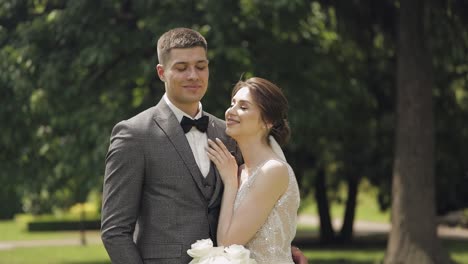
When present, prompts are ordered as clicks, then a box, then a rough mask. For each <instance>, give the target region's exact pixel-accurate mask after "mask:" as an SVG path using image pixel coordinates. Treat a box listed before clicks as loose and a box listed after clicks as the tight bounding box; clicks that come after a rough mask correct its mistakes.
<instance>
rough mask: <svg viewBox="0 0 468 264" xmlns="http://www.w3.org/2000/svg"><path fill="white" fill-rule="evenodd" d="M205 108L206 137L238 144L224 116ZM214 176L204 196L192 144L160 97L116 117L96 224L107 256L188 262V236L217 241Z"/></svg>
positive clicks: (131, 262) (131, 261) (218, 190)
mask: <svg viewBox="0 0 468 264" xmlns="http://www.w3.org/2000/svg"><path fill="white" fill-rule="evenodd" d="M204 115H208V116H209V118H210V122H209V126H208V130H207V135H208V138H211V139H214V138H216V137H218V138H220V139H221V140H223V141H224V142H225V144H226V145H227V146H228V148H229V149H230V150H231V151H235V152H236V151H237V148H236V145H235V142H234V140H232V139H231V138H229V137H227V136H226V134H225V123H224V121H222V120H221V119H218V118H216V117H214V116H212V115H210V114H208V113H204ZM238 156H239V155H238ZM216 177H217V181H216V182H217V183H216V187H215V191H214V194H213V196H212V197H211V199H209V200H207V199H206V198H204V196H203V194H202V192H201V189H202V188H203V183H202V175H201V172H200V170H199V168H198V166H197V163H196V162H195V159H194V157H193V154H192V151H191V148H190V145H189V144H188V141H187V139H186V137H185V134H184V132H183V131H182V128H181V127H180V125H179V123H178V121H177V118H176V117H175V115H174V114H173V112H172V111H171V109H170V108H169V107H168V105H167V104H166V103H165V101H164V100H161V101H160V102H159V103H158V104H157V105H156V106H155V107H152V108H150V109H147V110H146V111H144V112H142V113H140V114H138V115H136V116H134V117H133V118H131V119H129V120H125V121H122V122H120V123H118V124H117V125H116V126H115V127H114V129H113V131H112V136H111V143H110V146H109V151H108V153H107V157H106V171H105V176H104V188H103V203H102V226H101V231H102V240H103V242H104V246H105V248H106V250H107V252H108V254H109V256H110V258H111V261H112V263H125V264H136V263H188V262H189V261H190V260H191V258H190V256H188V255H187V253H186V251H187V249H189V248H190V245H191V244H192V243H194V242H195V241H196V240H198V239H205V238H209V237H211V238H212V240H213V241H216V228H217V221H218V215H219V210H220V203H221V195H222V182H221V179H220V178H219V175H217V173H216ZM135 229H136V230H135Z"/></svg>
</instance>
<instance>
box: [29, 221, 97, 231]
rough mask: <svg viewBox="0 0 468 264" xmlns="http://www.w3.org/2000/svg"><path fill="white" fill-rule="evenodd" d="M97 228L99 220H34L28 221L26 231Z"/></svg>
mask: <svg viewBox="0 0 468 264" xmlns="http://www.w3.org/2000/svg"><path fill="white" fill-rule="evenodd" d="M82 227H84V229H86V230H99V229H100V228H101V221H100V220H85V221H79V220H49V221H45V220H34V221H32V222H29V223H28V231H70V230H73V231H75V230H81V229H82Z"/></svg>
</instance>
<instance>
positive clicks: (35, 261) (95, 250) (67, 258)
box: [0, 244, 110, 264]
mask: <svg viewBox="0 0 468 264" xmlns="http://www.w3.org/2000/svg"><path fill="white" fill-rule="evenodd" d="M105 263H106V264H107V263H110V261H109V257H108V256H107V253H106V251H105V249H104V246H103V245H100V244H98V245H88V246H60V247H55V246H54V247H33V248H17V249H13V250H0V264H105Z"/></svg>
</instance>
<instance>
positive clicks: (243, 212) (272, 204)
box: [207, 77, 300, 263]
mask: <svg viewBox="0 0 468 264" xmlns="http://www.w3.org/2000/svg"><path fill="white" fill-rule="evenodd" d="M287 104H288V103H287V100H286V98H285V96H284V95H283V93H282V91H281V90H280V89H279V88H278V87H277V86H276V85H274V84H273V83H271V82H269V81H267V80H265V79H262V78H258V77H254V78H250V79H248V80H246V81H239V82H238V83H237V84H236V86H235V87H234V89H233V92H232V100H231V106H230V107H229V108H228V109H227V110H226V113H225V117H226V133H227V134H228V135H229V136H231V137H232V138H233V139H235V140H236V141H237V144H238V146H239V148H240V150H241V152H242V156H243V159H244V164H243V165H241V166H240V167H238V166H237V163H236V160H235V158H234V157H233V156H232V155H231V154H230V153H229V151H228V150H227V148H226V147H225V146H224V144H223V143H222V142H221V141H220V140H219V139H216V140H215V141H211V140H209V142H208V144H209V147H208V149H207V152H208V157H209V158H210V159H211V160H212V161H213V163H214V164H215V165H216V167H217V168H218V171H219V173H220V175H221V178H222V180H223V182H224V193H223V200H222V204H221V213H220V216H219V223H218V232H217V242H218V245H220V246H221V245H222V246H228V245H232V244H238V245H245V247H246V248H247V249H249V250H250V252H251V257H252V258H253V259H255V260H256V261H257V262H258V263H294V262H293V256H292V255H291V241H292V240H293V238H294V236H295V234H296V224H297V222H296V217H297V210H298V207H299V202H300V198H299V189H298V185H297V182H296V178H295V175H294V172H293V170H292V168H291V167H290V166H289V164H288V163H287V162H286V159H285V157H284V154H283V151H282V150H281V148H280V146H279V145H280V144H281V145H282V144H284V143H286V141H287V139H288V137H289V133H290V131H289V126H288V123H287V120H286V117H287V106H288V105H287Z"/></svg>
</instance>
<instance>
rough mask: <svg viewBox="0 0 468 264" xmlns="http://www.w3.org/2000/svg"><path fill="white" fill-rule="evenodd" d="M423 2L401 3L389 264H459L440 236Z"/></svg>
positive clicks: (387, 263) (428, 62) (387, 262)
mask: <svg viewBox="0 0 468 264" xmlns="http://www.w3.org/2000/svg"><path fill="white" fill-rule="evenodd" d="M423 3H424V1H423V0H407V1H400V17H399V25H398V32H399V36H398V55H397V56H398V57H397V59H398V64H397V124H396V141H395V144H396V145H395V159H394V163H393V186H392V230H391V232H390V237H389V241H388V245H387V252H386V256H385V262H384V263H385V264H403V263H408V264H412V263H418V264H444V263H453V262H452V261H451V260H450V257H449V256H448V254H447V252H446V251H445V250H444V249H443V247H442V246H441V243H440V241H439V239H438V238H437V233H436V228H437V226H436V220H435V194H434V193H435V186H434V158H433V156H434V135H433V133H434V132H433V130H434V129H433V113H432V79H431V70H432V66H431V65H432V62H431V59H430V56H429V53H428V51H427V49H426V47H425V45H424V38H423V35H424V33H423V32H424V30H423V24H422V21H423V13H424V6H423Z"/></svg>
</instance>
